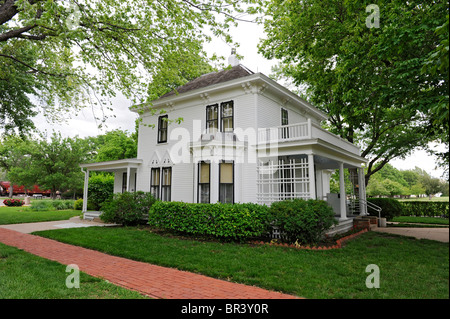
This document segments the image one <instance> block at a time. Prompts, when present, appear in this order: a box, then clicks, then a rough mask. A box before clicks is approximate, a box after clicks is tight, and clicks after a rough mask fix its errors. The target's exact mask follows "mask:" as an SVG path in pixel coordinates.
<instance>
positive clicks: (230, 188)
mask: <svg viewBox="0 0 450 319" xmlns="http://www.w3.org/2000/svg"><path fill="white" fill-rule="evenodd" d="M219 202H221V203H231V204H232V203H234V167H233V163H232V162H231V163H227V162H222V163H220V166H219Z"/></svg>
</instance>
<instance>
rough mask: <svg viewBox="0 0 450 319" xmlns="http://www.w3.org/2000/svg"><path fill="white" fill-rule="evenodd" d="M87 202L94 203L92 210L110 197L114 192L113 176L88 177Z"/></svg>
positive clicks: (98, 207) (96, 208)
mask: <svg viewBox="0 0 450 319" xmlns="http://www.w3.org/2000/svg"><path fill="white" fill-rule="evenodd" d="M88 192H89V202H92V205H94V208H93V210H99V209H100V207H101V205H102V204H103V203H104V202H106V201H109V200H111V199H112V197H113V193H114V176H112V175H100V174H99V175H93V176H91V177H90V178H89V188H88Z"/></svg>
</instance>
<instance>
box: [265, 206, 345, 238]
mask: <svg viewBox="0 0 450 319" xmlns="http://www.w3.org/2000/svg"><path fill="white" fill-rule="evenodd" d="M269 218H270V220H272V224H273V226H274V227H277V228H278V229H279V231H280V234H281V239H282V240H284V241H288V242H296V241H297V242H298V243H300V244H313V243H317V242H318V241H319V240H320V239H321V238H322V236H323V233H324V232H325V231H326V230H327V229H329V228H330V227H331V226H333V225H335V224H337V221H336V219H335V218H334V212H333V209H332V208H331V207H330V206H329V205H328V204H327V203H326V202H325V201H323V200H314V199H309V200H304V199H300V198H296V199H292V200H284V201H280V202H275V203H272V205H271V206H270V210H269Z"/></svg>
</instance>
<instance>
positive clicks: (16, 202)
mask: <svg viewBox="0 0 450 319" xmlns="http://www.w3.org/2000/svg"><path fill="white" fill-rule="evenodd" d="M3 204H5V205H6V206H8V207H20V206H23V204H25V202H24V201H23V200H21V199H10V198H9V199H5V200H4V201H3Z"/></svg>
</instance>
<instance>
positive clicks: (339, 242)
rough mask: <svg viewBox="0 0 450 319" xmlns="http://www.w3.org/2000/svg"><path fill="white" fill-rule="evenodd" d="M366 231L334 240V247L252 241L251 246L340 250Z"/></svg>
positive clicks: (366, 230)
mask: <svg viewBox="0 0 450 319" xmlns="http://www.w3.org/2000/svg"><path fill="white" fill-rule="evenodd" d="M368 231H369V229H368V228H364V229H362V230H360V231H358V232H357V233H353V234H350V235H347V236H345V237H342V238H340V239H338V240H336V243H335V244H334V245H326V246H312V245H299V244H297V243H295V244H286V243H284V244H283V243H275V242H270V243H267V242H263V241H254V242H252V244H256V245H270V246H278V247H290V248H297V249H310V250H329V249H339V248H342V246H343V245H344V243H345V242H346V241H348V240H350V239H353V238H355V237H356V236H359V235H361V234H363V233H366V232H368Z"/></svg>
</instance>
